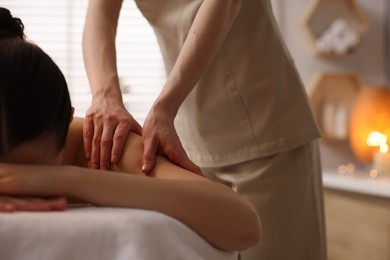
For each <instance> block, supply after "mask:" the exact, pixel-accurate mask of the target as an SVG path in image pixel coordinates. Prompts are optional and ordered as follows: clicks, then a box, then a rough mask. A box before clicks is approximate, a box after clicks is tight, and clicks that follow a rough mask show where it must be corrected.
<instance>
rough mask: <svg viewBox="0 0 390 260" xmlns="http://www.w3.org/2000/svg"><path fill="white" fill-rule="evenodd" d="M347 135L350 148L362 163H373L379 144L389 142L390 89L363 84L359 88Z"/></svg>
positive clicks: (387, 143)
mask: <svg viewBox="0 0 390 260" xmlns="http://www.w3.org/2000/svg"><path fill="white" fill-rule="evenodd" d="M349 136H350V142H351V148H352V151H353V152H354V154H355V156H356V157H357V158H358V159H359V160H360V161H361V162H363V163H372V161H373V154H374V153H376V152H377V151H378V150H379V148H380V146H381V145H387V146H388V145H389V141H390V140H389V139H390V92H389V89H387V88H386V87H378V86H366V87H364V88H362V89H361V90H360V91H359V93H358V95H357V96H356V99H355V103H354V106H353V108H352V111H351V119H350V134H349ZM383 140H385V141H383Z"/></svg>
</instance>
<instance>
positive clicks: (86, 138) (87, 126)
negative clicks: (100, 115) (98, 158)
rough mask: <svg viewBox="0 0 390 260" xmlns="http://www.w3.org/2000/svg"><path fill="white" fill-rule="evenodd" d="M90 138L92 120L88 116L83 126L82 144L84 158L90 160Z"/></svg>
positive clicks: (91, 135) (91, 136) (91, 134)
mask: <svg viewBox="0 0 390 260" xmlns="http://www.w3.org/2000/svg"><path fill="white" fill-rule="evenodd" d="M92 138H93V119H92V117H90V116H86V117H85V119H84V124H83V143H84V152H85V158H87V160H89V159H91V150H92Z"/></svg>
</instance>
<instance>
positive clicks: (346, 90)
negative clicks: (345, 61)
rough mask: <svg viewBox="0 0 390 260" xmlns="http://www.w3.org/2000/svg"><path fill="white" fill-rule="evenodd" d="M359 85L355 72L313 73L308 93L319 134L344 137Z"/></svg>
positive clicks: (346, 133)
mask: <svg viewBox="0 0 390 260" xmlns="http://www.w3.org/2000/svg"><path fill="white" fill-rule="evenodd" d="M361 88H362V83H361V80H360V77H359V76H358V75H357V74H355V73H320V74H317V75H315V76H314V77H313V79H312V81H311V83H310V86H309V96H310V102H311V106H312V109H313V112H314V116H315V118H316V120H317V123H318V126H319V128H320V130H321V133H322V137H323V138H325V139H328V140H347V139H348V137H349V119H350V113H351V110H352V107H353V103H354V101H355V97H356V95H357V94H358V92H359V90H360V89H361Z"/></svg>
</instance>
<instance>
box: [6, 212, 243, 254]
mask: <svg viewBox="0 0 390 260" xmlns="http://www.w3.org/2000/svg"><path fill="white" fill-rule="evenodd" d="M0 259H1V260H62V259H63V260H77V259H83V260H125V259H126V260H129V259H131V260H132V259H134V260H165V259H178V260H179V259H180V260H183V259H190V260H197V259H211V260H233V259H237V253H236V252H224V251H220V250H216V249H215V248H213V247H212V246H211V245H209V244H208V243H207V242H206V241H205V240H204V239H203V238H201V237H200V236H198V235H197V234H196V233H194V232H193V231H192V230H191V229H189V228H188V227H187V226H185V225H184V224H182V223H181V222H179V221H177V220H176V219H173V218H171V217H169V216H166V215H164V214H161V213H158V212H153V211H146V210H139V209H120V208H97V207H84V208H73V209H68V210H66V211H65V212H49V213H32V212H19V213H12V214H5V213H0Z"/></svg>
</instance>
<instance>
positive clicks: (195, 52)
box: [156, 0, 241, 115]
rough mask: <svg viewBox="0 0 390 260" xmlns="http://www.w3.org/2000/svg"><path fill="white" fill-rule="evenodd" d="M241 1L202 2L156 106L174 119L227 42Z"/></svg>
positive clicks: (210, 0)
mask: <svg viewBox="0 0 390 260" xmlns="http://www.w3.org/2000/svg"><path fill="white" fill-rule="evenodd" d="M240 6H241V0H205V1H204V2H203V3H202V5H201V7H200V8H199V11H198V13H197V15H196V16H195V19H194V21H193V24H192V26H191V28H190V30H189V33H188V35H187V38H186V40H185V42H184V45H183V48H182V50H181V51H180V54H179V56H178V58H177V61H176V63H175V65H174V67H173V69H172V71H171V72H170V74H169V76H168V78H167V81H166V84H165V86H164V88H163V90H162V92H161V93H160V95H159V97H158V99H157V101H156V105H157V106H160V107H162V108H163V110H164V111H168V112H171V114H173V115H175V114H176V112H177V110H178V108H179V107H180V105H181V103H182V102H183V100H184V99H185V98H186V97H187V95H188V94H189V93H190V92H191V90H192V89H193V88H194V86H195V85H196V84H197V83H198V81H199V80H200V78H201V76H202V75H203V73H204V72H205V70H206V69H207V67H208V66H209V65H210V63H211V62H212V60H213V59H214V57H215V55H216V53H217V52H218V50H219V48H220V47H221V45H222V42H223V41H224V39H225V38H226V35H227V33H228V31H229V30H230V28H231V26H232V24H233V22H234V20H235V18H236V17H237V15H238V13H239V10H240Z"/></svg>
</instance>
